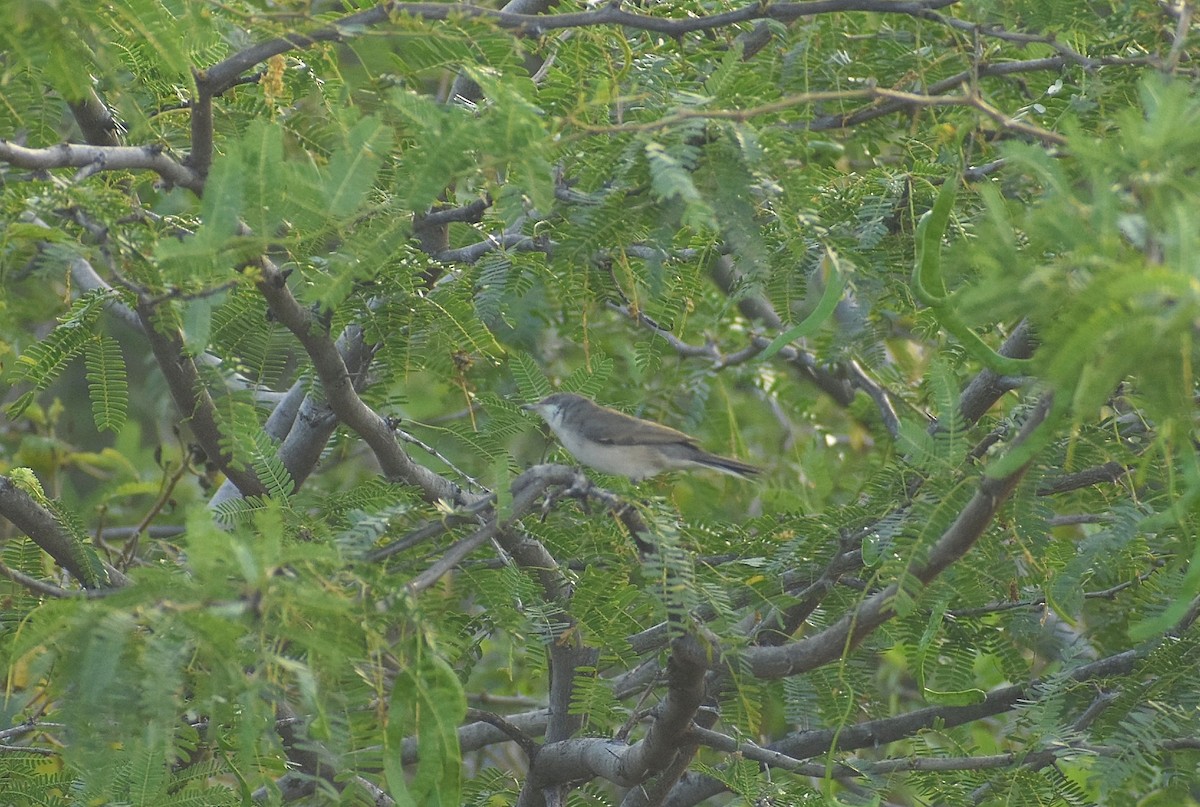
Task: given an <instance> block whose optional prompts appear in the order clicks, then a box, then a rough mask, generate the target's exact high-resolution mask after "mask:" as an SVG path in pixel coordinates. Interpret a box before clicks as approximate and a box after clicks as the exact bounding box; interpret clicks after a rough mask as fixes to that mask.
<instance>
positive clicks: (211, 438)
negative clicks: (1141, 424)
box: [136, 295, 267, 496]
mask: <svg viewBox="0 0 1200 807" xmlns="http://www.w3.org/2000/svg"><path fill="white" fill-rule="evenodd" d="M136 311H137V315H138V318H139V319H140V320H141V322H142V331H143V333H145V335H146V339H147V341H149V342H150V349H151V350H152V351H153V352H154V358H155V359H156V360H157V361H158V367H159V370H161V371H162V374H163V378H165V379H166V381H167V388H168V389H170V391H171V397H172V398H173V399H174V400H175V405H176V406H177V407H179V412H180V414H181V415H182V416H183V417H184V419H185V420H187V421H188V424H189V425H190V426H191V428H192V433H193V434H194V435H195V436H196V440H197V441H199V443H200V447H201V448H203V449H204V453H205V454H207V455H208V458H209V459H210V460H212V461H213V462H215V463H216V464H217V465H218V466H219V467H220V469H221V471H222V473H224V474H225V476H227V477H228V478H229V480H230V481H231V482H233V484H235V485H237V489H238V490H239V491H240V492H241V494H242V495H243V496H262V495H265V494H266V492H267V489H266V487H265V486H264V485H263V484H262V482H260V481H259V479H258V476H257V475H256V474H255V473H254V471H253V470H250V469H248V468H241V467H238V466H236V465H234V464H233V463H232V462H231V460H232V456H231V455H230V454H229V452H227V451H222V449H221V443H222V437H221V429H220V427H219V426H218V425H217V416H216V405H215V404H214V403H213V399H212V396H211V395H209V393H208V388H207V387H205V385H204V383H203V382H202V381H201V380H200V373H199V371H198V370H197V369H196V363H195V362H194V361H192V358H191V356H189V355H188V353H187V350H186V349H185V348H184V344H183V337H182V336H181V335H180V333H179V331H178V330H175V329H173V330H170V331H169V332H167V333H163V331H162V329H160V328H159V327H158V324H157V323H156V322H155V319H156V318H157V315H156V312H155V308H154V305H153V304H152V303H151V302H150V301H149V300H148V299H147V298H146V297H145V296H144V295H139V297H138V302H137V306H136Z"/></svg>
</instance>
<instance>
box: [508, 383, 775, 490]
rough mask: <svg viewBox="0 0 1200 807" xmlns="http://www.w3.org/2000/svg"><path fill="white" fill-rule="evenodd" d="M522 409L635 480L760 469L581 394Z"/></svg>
mask: <svg viewBox="0 0 1200 807" xmlns="http://www.w3.org/2000/svg"><path fill="white" fill-rule="evenodd" d="M521 408H522V409H528V410H529V411H531V412H537V413H538V414H539V415H541V416H542V419H543V420H545V421H546V423H547V424H549V426H550V429H551V430H552V431H553V432H554V434H555V435H556V436H557V437H558V439H559V442H561V443H562V444H563V448H565V449H566V450H567V451H569V452H570V453H571V456H573V457H575V459H577V460H579V461H580V462H582V463H583V464H584V465H587V466H589V467H591V468H595V469H596V470H597V471H603V472H604V473H606V474H618V475H620V476H627V477H629V479H630V480H632V481H634V482H638V481H641V480H642V479H646V478H648V477H651V476H654V475H656V474H660V473H662V472H663V471H678V470H689V469H693V468H708V469H710V470H713V471H720V472H721V473H723V474H729V475H730V476H736V477H740V478H742V479H747V478H749V477H750V476H753V475H754V474H757V473H758V472H759V469H758V468H755V467H754V466H753V465H747V464H746V463H744V462H740V461H738V460H735V459H731V458H729V457H721V456H718V455H716V454H709V453H708V452H707V451H705V450H704V449H702V448H700V447H699V446H697V445H696V441H695V440H694V439H693V438H691V437H688V436H687V435H686V434H684V433H683V432H679V431H675V430H674V429H671V428H668V427H666V426H660V425H659V424H657V423H651V422H650V421H648V420H642V419H641V418H635V417H633V416H631V415H626V414H624V413H623V412H618V411H617V410H615V409H609V408H608V407H606V406H600V405H599V404H596V403H593V402H591V401H589V400H588V399H587V398H584V397H583V396H582V395H575V394H574V393H570V392H556V393H554V394H553V395H547V396H546V397H545V398H543V399H542V400H540V401H538V402H537V403H534V404H526V405H525V406H523V407H521Z"/></svg>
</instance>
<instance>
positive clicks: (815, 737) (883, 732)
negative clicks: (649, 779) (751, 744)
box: [664, 650, 1146, 807]
mask: <svg viewBox="0 0 1200 807" xmlns="http://www.w3.org/2000/svg"><path fill="white" fill-rule="evenodd" d="M1145 652H1146V651H1138V650H1126V651H1125V652H1123V653H1117V654H1116V655H1113V656H1109V657H1108V658H1103V659H1100V660H1098V661H1094V662H1092V663H1090V664H1084V665H1082V666H1079V667H1076V668H1075V669H1074V670H1071V671H1070V673H1068V675H1069V677H1070V678H1071V679H1072V680H1073V681H1092V680H1098V679H1103V678H1108V677H1110V676H1114V675H1124V674H1127V673H1129V672H1131V671H1132V670H1133V668H1134V666H1135V665H1136V664H1137V662H1138V660H1139V659H1140V658H1142V657H1143V656H1144V655H1145ZM1041 686H1042V682H1041V681H1037V680H1035V681H1031V682H1029V683H1028V684H1024V685H1013V686H1007V687H1001V688H1000V689H996V690H993V691H992V692H989V693H988V694H987V695H985V696H984V698H983V700H981V701H980V702H979V703H974V704H970V705H968V706H932V707H929V708H926V709H917V710H914V711H912V712H908V713H906V714H902V715H898V716H896V717H887V718H881V719H879V720H868V721H866V722H863V723H857V724H854V725H850V726H840V727H837V728H831V729H822V730H819V731H800V732H796V733H795V734H792V735H790V736H788V737H785V738H784V739H782V740H779V741H778V742H774V743H771V744H770V745H769V746H767V747H766V750H769V751H774V752H778V753H780V754H785V755H786V756H787V757H790V758H792V759H796V760H803V759H808V758H811V757H815V756H819V755H822V754H826V753H828V752H829V751H830V750H831V749H832V750H835V751H852V750H855V749H859V748H872V749H876V748H879V747H880V746H883V745H886V744H887V743H892V742H896V741H898V740H903V739H906V738H908V737H912V736H914V735H915V734H916V733H917V732H919V731H922V730H924V729H928V728H931V727H933V726H942V727H945V728H953V727H954V726H961V725H964V724H966V723H971V722H974V721H976V720H983V719H985V718H988V717H992V716H993V715H997V714H1001V713H1003V712H1007V711H1009V710H1010V709H1013V708H1014V707H1016V706H1017V704H1018V703H1022V702H1026V701H1029V700H1030V699H1034V698H1036V697H1037V694H1036V693H1037V692H1038V690H1039V689H1040V688H1041ZM835 774H836V771H835ZM724 789H725V786H724V785H722V784H721V783H720V782H718V781H716V780H715V779H711V778H709V777H707V776H702V775H698V774H689V775H688V776H686V777H685V778H684V780H683V781H682V782H681V783H680V785H679V787H677V788H676V789H675V790H674V791H673V792H672V793H671V797H670V798H669V799H667V800H666V801H665V802H664V807H691V805H695V804H699V803H700V802H702V801H704V800H705V799H707V798H709V797H711V796H713V795H715V794H717V793H720V792H721V791H723V790H724Z"/></svg>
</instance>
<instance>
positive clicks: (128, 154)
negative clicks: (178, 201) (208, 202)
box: [0, 140, 204, 193]
mask: <svg viewBox="0 0 1200 807" xmlns="http://www.w3.org/2000/svg"><path fill="white" fill-rule="evenodd" d="M0 160H3V161H4V162H7V163H10V164H11V165H15V166H17V167H18V168H29V169H32V170H35V171H49V170H51V169H54V168H90V169H93V170H96V171H153V172H154V173H156V174H158V175H159V176H160V177H162V179H163V181H164V182H166V183H167V184H169V185H178V186H180V187H183V188H187V189H188V190H191V191H194V192H196V193H199V192H200V190H201V188H203V186H204V182H203V180H202V179H201V178H200V177H199V176H198V175H197V174H196V173H195V172H194V171H192V170H191V169H190V168H188V167H187V166H185V165H182V164H181V163H178V162H176V161H175V160H173V159H172V158H171V157H168V156H167V154H166V153H165V152H164V150H163V147H162V146H81V145H77V144H73V143H59V144H58V145H57V146H50V147H48V148H26V147H24V146H19V145H17V144H16V143H12V142H10V141H8V140H0Z"/></svg>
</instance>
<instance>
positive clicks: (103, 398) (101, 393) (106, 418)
mask: <svg viewBox="0 0 1200 807" xmlns="http://www.w3.org/2000/svg"><path fill="white" fill-rule="evenodd" d="M84 361H85V362H86V363H87V379H88V390H89V392H90V393H91V397H92V418H93V419H94V420H95V422H96V428H97V429H98V430H100V431H111V432H119V431H121V427H122V426H124V425H125V415H126V413H127V412H128V411H129V384H128V382H127V381H126V378H125V360H124V358H123V357H122V356H121V346H120V345H119V344H117V340H116V339H113V338H112V337H111V336H107V335H104V334H101V335H99V336H97V337H96V338H94V339H92V340H90V341H89V342H88V343H87V344H86V346H85V348H84Z"/></svg>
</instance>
